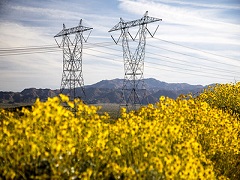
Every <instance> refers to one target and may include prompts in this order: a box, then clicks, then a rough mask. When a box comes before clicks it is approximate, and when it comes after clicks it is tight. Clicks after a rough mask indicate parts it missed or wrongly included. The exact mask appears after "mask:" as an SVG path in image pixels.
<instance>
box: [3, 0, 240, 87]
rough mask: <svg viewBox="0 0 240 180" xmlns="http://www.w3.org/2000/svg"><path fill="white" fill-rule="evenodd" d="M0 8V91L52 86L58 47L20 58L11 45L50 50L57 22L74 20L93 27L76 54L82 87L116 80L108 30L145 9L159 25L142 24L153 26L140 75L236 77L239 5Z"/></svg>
mask: <svg viewBox="0 0 240 180" xmlns="http://www.w3.org/2000/svg"><path fill="white" fill-rule="evenodd" d="M0 11H1V13H0V91H22V90H23V89H24V88H30V87H36V88H52V89H58V88H59V87H60V83H61V76H62V52H61V51H60V50H57V49H54V50H55V51H54V52H44V50H42V51H43V52H42V53H32V51H25V54H24V53H23V52H21V53H22V54H19V52H20V51H16V50H15V48H16V47H22V48H26V47H27V48H29V47H33V46H39V47H43V46H57V45H56V43H55V40H54V38H53V36H54V35H56V34H57V33H58V32H59V31H61V29H62V24H63V23H65V25H66V27H67V28H70V27H73V26H76V25H78V23H79V20H80V19H83V25H84V26H88V27H92V28H94V29H93V31H92V33H91V35H90V37H89V39H88V43H87V44H85V45H84V47H85V48H84V49H83V52H84V53H83V78H84V83H85V84H92V83H96V82H98V81H100V80H105V79H114V78H123V77H124V76H123V75H124V69H123V60H122V52H121V46H120V45H121V44H119V45H115V44H114V43H113V41H112V39H111V34H110V33H108V30H110V29H111V28H112V27H113V26H114V25H115V24H117V23H118V22H119V18H120V17H122V18H123V19H124V20H125V21H128V20H135V19H139V18H141V17H142V16H143V14H144V13H145V11H148V12H149V16H152V17H157V18H161V19H162V20H163V21H162V22H158V23H154V24H149V26H148V28H149V29H150V30H151V31H154V30H155V28H156V27H157V25H159V29H158V31H157V33H156V34H155V38H150V36H148V38H147V45H146V54H145V69H144V77H145V78H150V77H153V78H156V79H158V80H161V81H165V82H169V83H171V82H174V83H175V82H185V83H189V84H202V85H207V84H211V83H227V82H234V81H239V80H240V74H239V70H240V1H239V0H211V1H206V0H196V1H190V0H90V1H84V0H69V1H63V0H38V1H37V0H36V1H33V0H1V1H0ZM136 30H137V29H136V28H135V29H134V28H132V29H130V32H131V33H133V34H134V33H135V32H136ZM118 33H119V32H115V33H112V35H113V36H115V37H117V36H118V35H119V34H118ZM97 43H100V44H101V45H104V44H105V45H106V44H107V45H108V46H106V47H97ZM181 45H182V46H181ZM133 46H134V45H133ZM186 47H188V48H186ZM133 48H134V47H133ZM194 49H197V50H194ZM45 50H47V49H45ZM14 52H15V53H14ZM206 52H208V53H206ZM12 53H13V54H14V55H13V54H12ZM217 55H218V56H217Z"/></svg>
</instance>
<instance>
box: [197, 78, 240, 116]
mask: <svg viewBox="0 0 240 180" xmlns="http://www.w3.org/2000/svg"><path fill="white" fill-rule="evenodd" d="M198 98H199V100H201V101H205V102H207V103H208V104H210V105H211V106H212V107H217V108H221V109H223V110H225V111H228V112H230V113H231V114H236V115H237V116H238V117H240V82H237V83H235V84H233V83H230V84H216V85H214V86H209V87H208V88H207V89H205V90H204V92H203V93H201V94H200V96H199V97H198Z"/></svg>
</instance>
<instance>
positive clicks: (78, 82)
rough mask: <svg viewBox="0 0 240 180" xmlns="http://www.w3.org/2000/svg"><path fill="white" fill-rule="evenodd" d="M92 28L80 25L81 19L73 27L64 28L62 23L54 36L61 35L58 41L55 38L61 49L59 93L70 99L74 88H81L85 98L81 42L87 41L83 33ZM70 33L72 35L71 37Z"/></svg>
mask: <svg viewBox="0 0 240 180" xmlns="http://www.w3.org/2000/svg"><path fill="white" fill-rule="evenodd" d="M91 29H93V28H90V27H85V26H83V25H82V19H81V20H80V22H79V25H78V26H76V27H73V28H69V29H66V27H65V25H64V24H63V29H62V31H60V32H59V33H58V34H56V35H55V36H54V38H55V40H56V38H57V37H62V40H61V42H60V43H58V41H57V40H56V42H57V44H58V46H59V47H60V48H62V49H63V73H62V81H61V88H60V93H64V94H67V95H68V96H69V98H70V100H74V99H75V98H76V88H77V87H79V88H81V90H82V92H81V94H82V97H80V98H81V99H84V98H85V91H84V81H83V73H82V49H83V42H84V41H85V42H86V41H87V38H88V37H89V34H90V33H89V34H88V37H87V38H86V39H85V38H84V35H83V33H84V32H85V31H89V30H91ZM70 35H74V37H73V38H71V37H70Z"/></svg>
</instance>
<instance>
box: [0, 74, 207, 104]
mask: <svg viewBox="0 0 240 180" xmlns="http://www.w3.org/2000/svg"><path fill="white" fill-rule="evenodd" d="M144 82H145V84H146V89H147V97H146V98H145V99H144V102H145V103H146V102H148V103H155V102H157V101H158V100H159V97H160V96H168V97H170V98H173V99H175V98H177V97H178V96H179V95H180V94H188V93H194V94H196V93H199V92H201V91H202V90H203V89H204V86H202V85H190V84H187V83H166V82H162V81H159V80H156V79H153V78H149V79H145V80H144ZM122 85H123V79H113V80H102V81H100V82H98V83H96V84H92V85H87V86H85V92H86V102H87V103H89V104H98V103H120V102H121V92H122V91H121V88H122ZM59 93H60V90H59V89H57V90H51V89H36V88H28V89H24V90H23V91H22V92H2V91H0V103H1V104H6V103H7V104H15V103H25V104H26V103H28V104H32V103H34V102H35V100H36V98H40V100H42V101H45V100H46V99H47V98H48V97H54V96H57V95H58V94H59ZM76 95H77V96H80V97H81V96H82V94H81V90H80V88H77V89H76Z"/></svg>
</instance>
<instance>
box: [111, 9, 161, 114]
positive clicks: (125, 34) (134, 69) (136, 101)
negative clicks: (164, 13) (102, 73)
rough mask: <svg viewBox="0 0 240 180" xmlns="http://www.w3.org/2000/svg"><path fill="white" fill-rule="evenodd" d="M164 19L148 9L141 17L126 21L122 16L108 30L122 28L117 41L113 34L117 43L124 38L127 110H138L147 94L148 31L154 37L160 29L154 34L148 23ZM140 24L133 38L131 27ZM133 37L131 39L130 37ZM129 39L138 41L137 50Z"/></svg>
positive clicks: (124, 96) (123, 101) (124, 94)
mask: <svg viewBox="0 0 240 180" xmlns="http://www.w3.org/2000/svg"><path fill="white" fill-rule="evenodd" d="M161 20H162V19H158V18H153V17H149V16H148V11H146V13H145V14H144V16H143V17H142V18H141V19H138V20H134V21H129V22H124V20H123V19H122V18H120V22H119V23H118V24H116V25H115V26H114V27H113V28H112V29H110V30H109V31H108V32H112V31H117V30H121V34H120V36H119V38H118V40H117V41H116V40H115V39H114V38H113V36H111V37H112V39H113V40H114V42H115V43H116V44H117V43H118V42H119V40H120V39H122V48H123V60H124V82H123V87H122V95H123V97H122V98H123V100H122V106H126V108H127V110H128V111H129V110H136V109H137V107H138V106H141V105H142V100H143V99H144V97H145V96H146V88H145V84H144V79H143V71H144V58H145V46H146V35H147V32H148V33H149V34H150V35H151V36H152V37H153V36H154V35H155V33H156V31H157V29H158V26H159V25H158V26H157V28H156V30H155V32H154V33H153V34H152V33H150V31H149V30H148V28H147V24H148V23H153V22H156V21H161ZM136 26H138V27H139V29H138V31H137V33H136V35H135V37H134V38H133V36H132V35H131V33H130V32H129V28H131V27H136ZM130 38H131V39H130ZM129 40H133V41H137V40H138V42H137V47H136V49H135V52H134V53H132V52H131V49H130V46H129Z"/></svg>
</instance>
